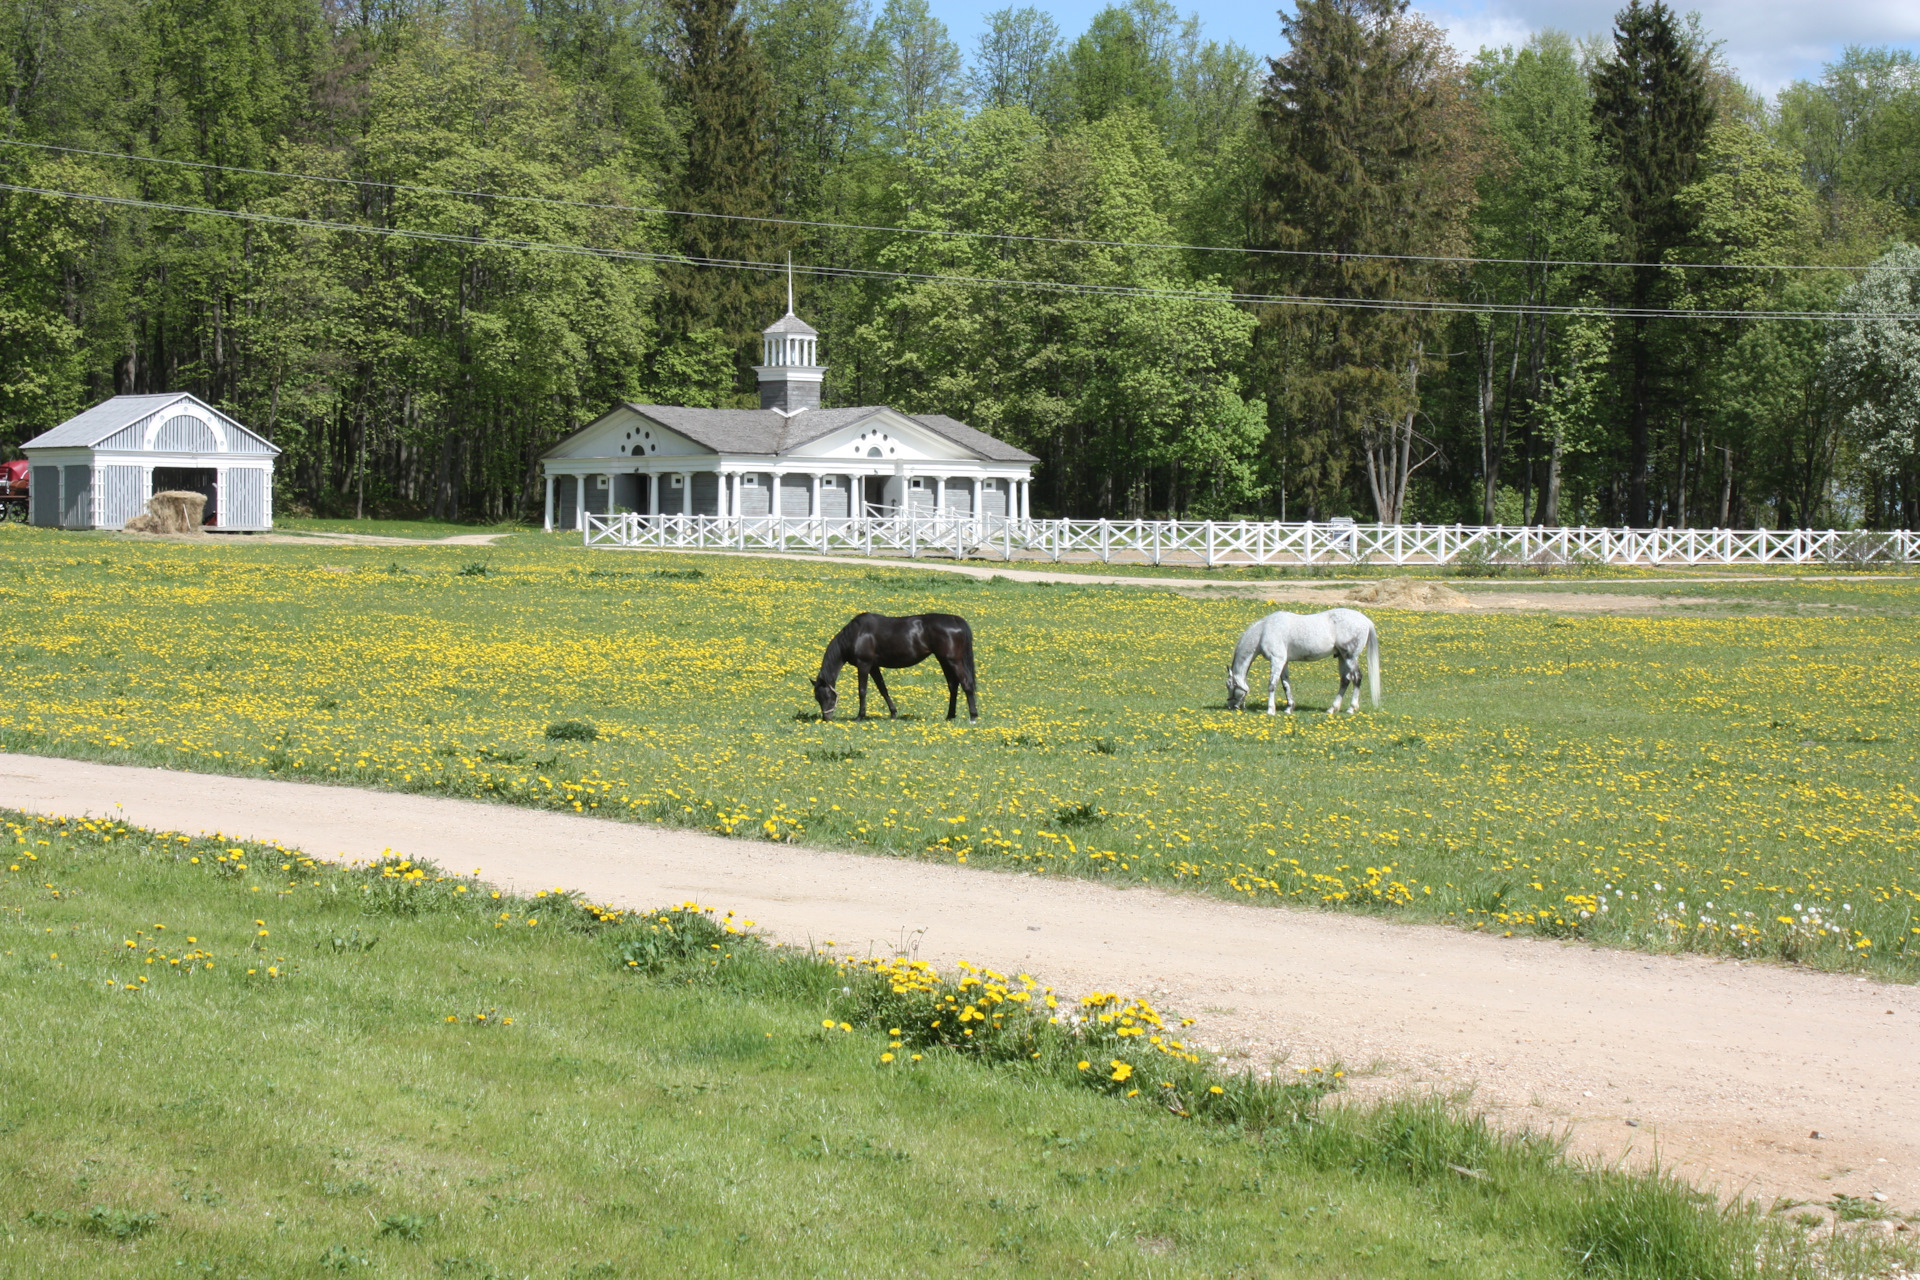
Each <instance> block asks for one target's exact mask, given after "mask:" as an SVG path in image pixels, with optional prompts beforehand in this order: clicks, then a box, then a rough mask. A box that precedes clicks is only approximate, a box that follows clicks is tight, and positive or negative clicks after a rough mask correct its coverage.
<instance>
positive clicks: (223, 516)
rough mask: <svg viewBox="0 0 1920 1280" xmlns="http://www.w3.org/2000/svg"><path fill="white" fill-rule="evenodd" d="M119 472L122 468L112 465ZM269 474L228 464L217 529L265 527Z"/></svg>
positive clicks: (268, 514) (269, 520)
mask: <svg viewBox="0 0 1920 1280" xmlns="http://www.w3.org/2000/svg"><path fill="white" fill-rule="evenodd" d="M111 469H112V470H115V471H118V470H120V469H121V468H118V467H114V468H111ZM270 477H271V473H270V472H268V471H267V470H266V468H264V467H228V468H227V471H226V478H225V481H224V482H223V483H222V485H221V488H222V489H223V490H225V492H223V493H222V494H221V495H220V526H219V527H220V528H222V529H265V528H267V527H269V526H270V525H271V524H272V523H273V521H272V519H271V512H270V511H269V509H268V505H267V504H268V501H269V496H270V491H271V489H272V487H273V486H272V483H271V479H270Z"/></svg>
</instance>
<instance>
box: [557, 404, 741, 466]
mask: <svg viewBox="0 0 1920 1280" xmlns="http://www.w3.org/2000/svg"><path fill="white" fill-rule="evenodd" d="M690 455H705V456H707V457H712V456H713V450H712V449H709V448H707V447H706V446H705V445H703V444H699V443H697V442H695V441H693V440H690V439H688V438H687V437H686V436H684V435H681V434H680V433H679V432H678V431H675V430H674V429H673V428H671V427H669V426H666V425H665V424H663V423H659V422H656V421H654V420H653V419H652V418H649V417H647V416H646V415H645V414H642V413H638V412H636V411H635V410H633V409H632V408H630V407H629V406H627V405H620V406H617V407H616V408H614V409H612V410H610V411H608V412H607V413H605V414H603V415H601V416H600V417H599V418H596V419H595V420H594V421H592V422H589V423H588V424H587V425H586V426H584V427H582V428H580V430H578V431H576V432H574V433H573V434H572V435H571V436H568V437H567V438H566V439H565V440H562V441H561V442H560V443H559V444H557V445H555V446H554V447H553V448H552V449H551V450H549V451H548V452H547V454H546V456H547V457H548V458H554V459H559V458H621V459H628V458H672V457H687V456H690Z"/></svg>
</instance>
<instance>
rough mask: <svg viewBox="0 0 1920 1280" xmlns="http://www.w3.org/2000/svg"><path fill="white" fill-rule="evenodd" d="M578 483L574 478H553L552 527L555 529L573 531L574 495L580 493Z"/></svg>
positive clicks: (575, 526)
mask: <svg viewBox="0 0 1920 1280" xmlns="http://www.w3.org/2000/svg"><path fill="white" fill-rule="evenodd" d="M579 485H580V482H579V480H578V478H577V477H574V476H555V477H554V478H553V527H554V528H556V529H575V528H578V527H579V526H578V525H577V524H575V523H574V518H573V509H574V503H575V495H576V494H578V493H579V492H580V488H579Z"/></svg>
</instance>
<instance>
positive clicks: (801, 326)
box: [760, 311, 820, 338]
mask: <svg viewBox="0 0 1920 1280" xmlns="http://www.w3.org/2000/svg"><path fill="white" fill-rule="evenodd" d="M760 332H762V333H797V334H799V335H800V336H801V337H803V338H817V337H819V336H820V331H819V330H818V329H816V328H814V327H813V326H812V325H810V324H808V323H807V322H806V321H805V320H802V319H801V318H800V317H799V316H797V315H795V314H793V312H791V311H789V312H787V314H785V315H783V316H781V317H780V318H779V319H778V320H775V321H774V322H773V323H772V324H770V325H768V326H767V327H766V328H764V329H762V330H761V331H760Z"/></svg>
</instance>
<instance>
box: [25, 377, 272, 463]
mask: <svg viewBox="0 0 1920 1280" xmlns="http://www.w3.org/2000/svg"><path fill="white" fill-rule="evenodd" d="M182 400H191V401H193V402H194V403H195V404H197V405H199V406H200V407H201V408H203V409H205V410H206V411H207V412H209V413H211V414H213V415H215V416H216V417H218V418H219V419H220V420H221V421H222V422H225V423H227V424H228V425H230V426H233V427H236V428H238V429H239V430H241V431H247V428H246V427H244V426H241V424H240V423H238V422H235V421H234V420H233V419H232V418H230V417H228V416H227V415H226V414H224V413H221V412H220V411H219V410H218V409H216V408H214V407H213V406H212V405H210V404H208V403H207V402H206V401H204V400H202V399H200V398H199V397H198V396H192V395H189V394H187V393H186V392H184V391H170V392H168V393H166V394H165V395H151V396H114V397H112V398H111V399H108V400H102V401H101V402H100V403H99V404H97V405H94V406H93V408H91V409H86V410H83V411H82V412H80V413H76V414H75V415H74V416H73V417H71V418H68V419H67V420H66V421H65V422H63V423H61V424H60V425H59V426H57V427H54V428H53V429H52V430H50V431H43V432H41V433H40V434H39V435H37V436H35V437H34V438H33V439H31V440H29V441H27V442H26V443H25V444H23V445H21V446H20V447H21V448H22V449H53V448H59V447H62V446H66V447H77V448H82V449H85V448H91V447H92V446H94V445H96V444H99V443H100V442H101V441H102V440H105V439H106V438H107V437H108V436H110V435H112V434H113V433H114V432H116V431H118V430H120V429H121V428H122V427H128V426H132V425H133V424H134V423H136V422H138V421H140V420H141V419H142V418H150V417H152V416H153V415H154V414H156V413H158V412H160V411H161V410H162V409H165V408H167V407H168V406H169V405H175V404H178V403H180V402H181V401H182ZM247 434H248V435H251V436H254V437H255V438H257V439H259V440H260V441H261V443H263V444H267V442H266V439H265V437H263V436H261V435H260V433H259V432H257V431H247ZM267 447H268V448H269V449H272V450H273V451H274V452H275V453H279V452H280V450H279V448H278V447H277V446H275V445H272V444H267Z"/></svg>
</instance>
